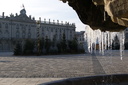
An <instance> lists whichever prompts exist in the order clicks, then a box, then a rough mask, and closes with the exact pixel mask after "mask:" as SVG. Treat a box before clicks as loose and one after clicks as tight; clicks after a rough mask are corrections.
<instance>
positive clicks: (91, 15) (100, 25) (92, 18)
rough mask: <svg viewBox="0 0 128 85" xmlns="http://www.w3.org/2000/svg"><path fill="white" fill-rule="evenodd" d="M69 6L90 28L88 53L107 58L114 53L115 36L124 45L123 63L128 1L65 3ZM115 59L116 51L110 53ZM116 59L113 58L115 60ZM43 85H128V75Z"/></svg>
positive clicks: (87, 37) (103, 0)
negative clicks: (108, 51)
mask: <svg viewBox="0 0 128 85" xmlns="http://www.w3.org/2000/svg"><path fill="white" fill-rule="evenodd" d="M61 1H63V2H64V3H66V2H68V4H69V6H71V7H72V8H73V9H74V10H75V11H76V13H77V14H78V16H79V18H80V20H81V21H82V22H83V23H84V24H88V25H89V26H90V27H86V30H85V43H86V44H87V46H86V47H87V49H86V52H89V53H91V54H94V53H96V52H97V51H96V50H97V44H98V50H99V52H98V53H99V54H101V55H103V56H104V55H105V52H106V50H112V43H113V40H114V37H115V36H118V38H119V42H120V50H119V52H120V59H121V60H123V55H124V41H125V36H124V29H125V28H126V27H127V26H128V23H127V22H128V15H127V13H128V9H127V6H128V1H127V0H61ZM110 55H112V51H110ZM111 57H112V56H111ZM41 85H128V74H111V75H97V76H89V77H79V78H69V79H64V80H60V81H54V82H49V83H45V84H41Z"/></svg>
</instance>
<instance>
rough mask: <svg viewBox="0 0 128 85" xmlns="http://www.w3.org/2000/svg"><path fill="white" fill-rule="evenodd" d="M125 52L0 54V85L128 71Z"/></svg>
mask: <svg viewBox="0 0 128 85" xmlns="http://www.w3.org/2000/svg"><path fill="white" fill-rule="evenodd" d="M127 52H128V51H126V52H125V55H123V59H122V60H121V58H120V56H119V51H109V52H106V53H105V56H101V55H100V54H98V53H96V54H95V53H93V54H92V55H91V54H76V55H49V56H13V55H12V53H7V52H5V53H0V77H1V78H0V85H38V84H40V83H44V82H49V81H53V80H60V79H63V78H69V77H82V76H92V75H104V74H128V53H127ZM23 83H24V84H23ZM37 83H38V84H37Z"/></svg>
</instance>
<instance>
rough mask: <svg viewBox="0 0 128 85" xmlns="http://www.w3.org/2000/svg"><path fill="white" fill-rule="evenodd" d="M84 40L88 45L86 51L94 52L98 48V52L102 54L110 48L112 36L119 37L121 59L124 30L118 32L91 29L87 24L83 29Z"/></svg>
mask: <svg viewBox="0 0 128 85" xmlns="http://www.w3.org/2000/svg"><path fill="white" fill-rule="evenodd" d="M85 34H86V35H85V40H86V44H87V47H88V49H87V50H88V52H90V53H94V52H96V50H99V53H100V54H102V55H104V54H105V52H106V50H112V46H113V44H114V38H115V36H117V37H118V38H119V42H120V43H119V44H120V57H121V60H122V59H123V53H124V40H125V36H124V31H120V32H109V31H106V32H101V31H100V30H92V29H91V28H90V27H89V26H87V27H86V30H85Z"/></svg>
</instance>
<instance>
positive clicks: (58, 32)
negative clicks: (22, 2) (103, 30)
mask: <svg viewBox="0 0 128 85" xmlns="http://www.w3.org/2000/svg"><path fill="white" fill-rule="evenodd" d="M36 22H37V20H35V18H34V17H33V18H32V17H31V15H30V16H29V17H28V16H27V14H26V10H25V8H23V9H22V10H21V11H20V14H19V15H18V14H17V13H16V15H13V14H11V15H10V16H9V17H8V16H5V15H4V12H3V14H2V16H0V52H1V51H13V49H14V46H15V44H16V43H17V42H20V43H22V44H24V41H25V39H32V40H35V41H36V40H37V24H36ZM75 28H76V27H75V24H74V23H72V24H69V23H68V22H65V23H63V21H61V22H59V20H57V22H55V21H54V20H53V21H50V19H49V20H48V21H46V19H44V20H42V21H41V23H40V28H39V35H40V36H39V37H40V38H46V37H47V38H48V39H50V40H53V38H54V39H56V41H60V40H61V38H62V36H63V34H64V33H65V37H66V40H72V39H73V38H74V36H75Z"/></svg>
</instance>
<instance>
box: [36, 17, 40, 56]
mask: <svg viewBox="0 0 128 85" xmlns="http://www.w3.org/2000/svg"><path fill="white" fill-rule="evenodd" d="M36 24H37V55H40V33H39V31H40V26H41V18H39V20H38V21H37V22H36Z"/></svg>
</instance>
